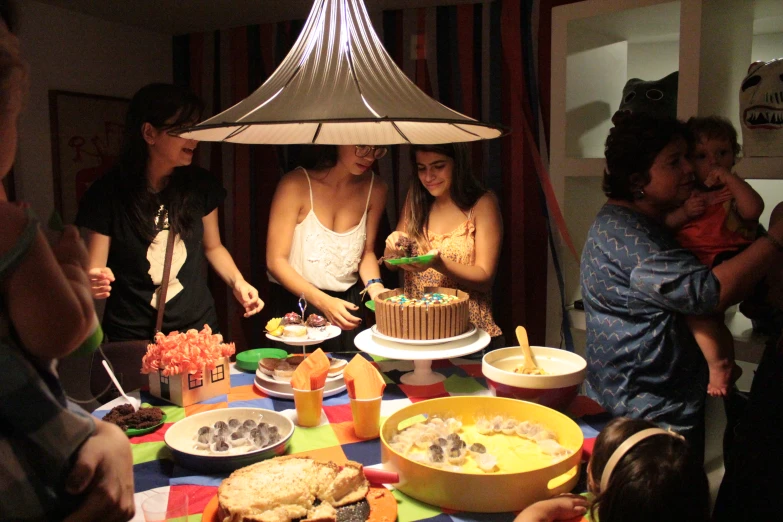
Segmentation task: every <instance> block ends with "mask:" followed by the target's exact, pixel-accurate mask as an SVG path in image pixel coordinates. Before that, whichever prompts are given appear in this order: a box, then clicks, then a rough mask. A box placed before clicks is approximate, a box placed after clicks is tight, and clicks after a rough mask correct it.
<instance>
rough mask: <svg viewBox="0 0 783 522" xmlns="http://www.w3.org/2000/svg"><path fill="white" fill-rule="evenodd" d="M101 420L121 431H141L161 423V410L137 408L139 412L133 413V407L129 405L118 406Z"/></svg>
mask: <svg viewBox="0 0 783 522" xmlns="http://www.w3.org/2000/svg"><path fill="white" fill-rule="evenodd" d="M103 420H105V421H106V422H111V423H112V424H116V425H117V426H119V427H120V429H121V430H123V431H126V430H129V429H134V430H143V429H145V428H152V427H153V426H157V425H158V424H160V423H161V422H163V410H161V409H160V408H155V407H150V408H139V411H133V406H131V405H130V404H120V405H119V406H115V407H114V408H112V409H111V411H110V412H109V413H107V414H106V416H105V417H104V418H103Z"/></svg>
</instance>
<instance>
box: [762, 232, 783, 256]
mask: <svg viewBox="0 0 783 522" xmlns="http://www.w3.org/2000/svg"><path fill="white" fill-rule="evenodd" d="M764 237H765V238H767V240H768V241H769V242H770V243H772V246H774V247H775V249H776V250H777V251H778V252H783V243H781V242H780V240H779V239H777V238H776V237H775V236H773V235H772V234H767V235H766V236H764Z"/></svg>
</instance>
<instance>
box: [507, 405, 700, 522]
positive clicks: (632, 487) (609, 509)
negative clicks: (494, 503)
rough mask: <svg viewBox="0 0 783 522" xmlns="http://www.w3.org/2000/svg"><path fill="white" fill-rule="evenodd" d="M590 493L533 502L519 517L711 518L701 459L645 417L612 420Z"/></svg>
mask: <svg viewBox="0 0 783 522" xmlns="http://www.w3.org/2000/svg"><path fill="white" fill-rule="evenodd" d="M587 483H588V490H589V492H588V493H587V495H585V496H579V495H571V494H568V495H561V496H558V497H555V498H552V499H549V500H543V501H541V502H536V503H535V504H533V505H531V506H530V507H528V508H527V509H525V510H524V511H522V513H520V514H519V515H518V516H517V518H516V519H515V521H514V522H554V521H556V520H573V519H574V518H575V517H581V516H585V517H586V518H587V519H588V520H593V521H595V522H597V521H598V520H600V521H601V522H629V521H634V522H660V521H662V520H666V521H667V522H707V521H708V520H710V492H709V484H708V483H707V476H706V475H705V473H704V469H703V468H702V467H701V464H700V459H699V458H697V456H696V455H694V453H693V450H692V449H691V447H690V445H689V444H688V443H687V442H686V441H685V439H683V438H682V437H680V436H679V435H676V434H674V433H671V432H668V431H665V430H662V429H660V428H658V427H657V426H656V425H655V424H653V423H651V422H649V421H645V420H634V419H628V418H623V417H619V418H615V419H612V420H611V421H610V422H609V423H608V424H607V425H606V427H605V428H604V429H603V430H602V431H601V433H600V434H599V435H598V438H597V439H596V441H595V447H594V448H593V454H592V456H591V457H590V462H589V463H588V464H587Z"/></svg>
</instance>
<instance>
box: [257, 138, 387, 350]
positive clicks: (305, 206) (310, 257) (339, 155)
mask: <svg viewBox="0 0 783 522" xmlns="http://www.w3.org/2000/svg"><path fill="white" fill-rule="evenodd" d="M386 150H387V149H386V147H371V146H366V145H339V146H328V147H323V152H324V154H323V156H322V157H321V158H320V159H319V161H317V162H316V163H315V165H314V167H313V168H311V169H305V168H302V167H299V168H297V169H294V170H293V171H291V172H289V173H287V174H286V175H285V176H283V178H282V179H281V180H280V183H279V184H278V186H277V190H276V192H275V196H274V199H273V200H272V206H271V209H270V214H269V230H268V234H267V246H266V263H267V269H268V276H269V280H270V281H271V282H272V283H273V284H272V285H270V287H271V288H270V299H269V301H270V304H271V306H272V311H273V314H274V316H275V317H279V316H280V315H278V314H284V313H287V312H291V311H296V310H297V307H296V302H297V299H298V297H299V295H301V294H304V296H305V298H306V299H307V302H308V309H307V314H309V313H311V312H312V313H318V314H319V315H323V316H324V317H326V318H327V319H328V320H329V321H330V322H331V323H332V324H334V325H336V326H339V327H340V328H342V329H343V330H344V331H346V332H344V333H343V335H341V336H340V338H338V339H339V345H340V346H336V345H335V346H333V347H330V346H325V349H330V348H332V349H334V350H337V349H354V347H353V337H355V335H346V334H347V332H348V331H351V332H353V333H355V332H357V331H358V330H357V327H359V326H360V324H361V319H360V318H359V317H357V316H356V315H355V314H357V313H359V312H360V309H359V305H360V304H361V298H360V296H359V292H360V290H361V289H364V288H366V289H367V293H368V294H369V297H370V298H371V299H372V298H374V297H375V295H377V294H378V293H380V292H382V291H383V290H385V288H384V285H383V282H382V281H381V279H380V268H379V266H378V260H377V258H376V256H375V252H374V245H375V236H376V233H377V231H378V224H379V222H380V219H381V216H382V214H383V211H384V209H385V207H386V191H387V188H386V184H385V183H384V182H383V181H382V180H380V179H379V178H377V177H376V176H374V175H373V174H372V171H371V170H370V167H372V164H373V163H374V161H375V159H376V158H381V157H383V155H385V154H386ZM365 173H367V174H365ZM360 279H361V281H360ZM313 308H315V310H313Z"/></svg>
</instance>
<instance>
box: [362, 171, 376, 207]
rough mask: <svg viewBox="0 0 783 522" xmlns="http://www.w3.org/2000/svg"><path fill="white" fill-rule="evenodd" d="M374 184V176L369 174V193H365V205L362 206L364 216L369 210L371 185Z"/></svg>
mask: <svg viewBox="0 0 783 522" xmlns="http://www.w3.org/2000/svg"><path fill="white" fill-rule="evenodd" d="M374 182H375V174H374V173H372V172H370V192H368V193H367V203H365V204H364V215H365V216H366V215H367V210H368V209H369V208H370V198H372V184H373V183H374Z"/></svg>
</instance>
